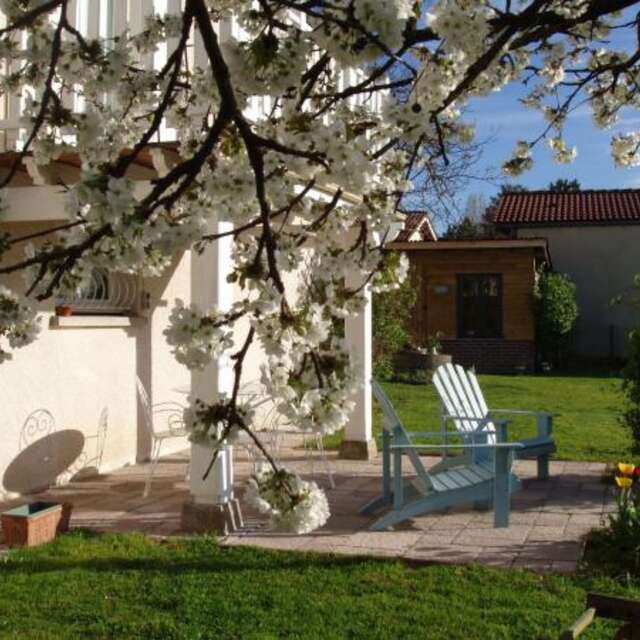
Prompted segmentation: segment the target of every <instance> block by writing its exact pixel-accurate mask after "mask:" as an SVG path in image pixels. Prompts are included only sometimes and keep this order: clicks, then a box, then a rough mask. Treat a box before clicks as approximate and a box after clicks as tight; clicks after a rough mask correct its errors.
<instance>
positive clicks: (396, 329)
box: [373, 269, 418, 380]
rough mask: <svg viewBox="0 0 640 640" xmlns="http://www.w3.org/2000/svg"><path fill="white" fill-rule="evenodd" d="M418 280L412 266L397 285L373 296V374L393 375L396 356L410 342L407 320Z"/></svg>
mask: <svg viewBox="0 0 640 640" xmlns="http://www.w3.org/2000/svg"><path fill="white" fill-rule="evenodd" d="M417 292H418V281H417V277H416V274H415V272H414V270H413V269H411V270H410V271H409V275H408V276H407V277H406V278H405V281H404V282H403V283H402V284H401V285H400V286H399V287H398V288H396V289H393V290H391V291H385V292H384V293H377V294H374V296H373V375H374V376H375V377H376V378H379V379H381V380H388V379H389V378H391V377H392V376H393V373H394V370H393V356H394V355H395V354H396V353H397V352H398V351H400V349H402V348H403V347H404V346H405V345H406V344H407V343H408V342H409V338H410V336H409V330H408V323H409V318H410V317H411V314H412V313H413V309H414V306H415V304H416V299H417Z"/></svg>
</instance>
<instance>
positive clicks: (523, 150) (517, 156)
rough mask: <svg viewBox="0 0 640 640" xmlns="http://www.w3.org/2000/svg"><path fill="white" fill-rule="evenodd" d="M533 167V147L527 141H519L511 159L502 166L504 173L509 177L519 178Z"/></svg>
mask: <svg viewBox="0 0 640 640" xmlns="http://www.w3.org/2000/svg"><path fill="white" fill-rule="evenodd" d="M532 166H533V160H532V158H531V145H530V144H529V143H528V142H526V140H519V141H518V142H517V144H516V147H515V149H514V151H513V155H512V157H511V159H510V160H507V162H505V163H504V164H503V165H502V171H503V172H504V173H505V174H506V175H508V176H519V175H520V174H521V173H523V172H524V171H527V170H528V169H530V168H531V167H532Z"/></svg>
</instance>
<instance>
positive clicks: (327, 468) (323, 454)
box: [316, 433, 336, 489]
mask: <svg viewBox="0 0 640 640" xmlns="http://www.w3.org/2000/svg"><path fill="white" fill-rule="evenodd" d="M316 444H317V446H318V451H319V452H320V458H321V460H322V462H323V464H324V468H325V471H326V473H327V477H328V478H329V486H330V487H331V488H332V489H335V488H336V483H335V481H334V479H333V472H332V471H331V465H330V464H329V459H328V458H327V454H326V452H325V450H324V442H323V441H322V434H320V433H317V434H316Z"/></svg>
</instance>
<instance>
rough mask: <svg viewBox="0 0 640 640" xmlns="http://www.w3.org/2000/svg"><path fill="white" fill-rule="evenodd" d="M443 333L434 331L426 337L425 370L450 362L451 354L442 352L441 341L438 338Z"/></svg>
mask: <svg viewBox="0 0 640 640" xmlns="http://www.w3.org/2000/svg"><path fill="white" fill-rule="evenodd" d="M443 336H444V334H443V333H442V331H436V332H435V334H433V335H429V336H428V337H427V356H426V358H427V370H428V371H435V370H436V369H437V368H438V367H439V366H441V365H443V364H448V363H450V362H451V356H450V355H447V354H445V353H442V342H440V340H441V339H442V337H443Z"/></svg>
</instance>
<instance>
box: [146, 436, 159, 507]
mask: <svg viewBox="0 0 640 640" xmlns="http://www.w3.org/2000/svg"><path fill="white" fill-rule="evenodd" d="M156 445H157V446H156ZM161 447H162V440H156V441H155V442H154V443H153V445H152V447H151V466H150V468H149V475H148V476H147V481H146V482H145V484H144V492H143V493H142V497H143V498H146V497H148V495H149V490H150V489H151V480H152V478H153V474H154V473H155V471H156V465H157V464H158V459H159V458H160V448H161ZM154 451H155V454H154Z"/></svg>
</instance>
